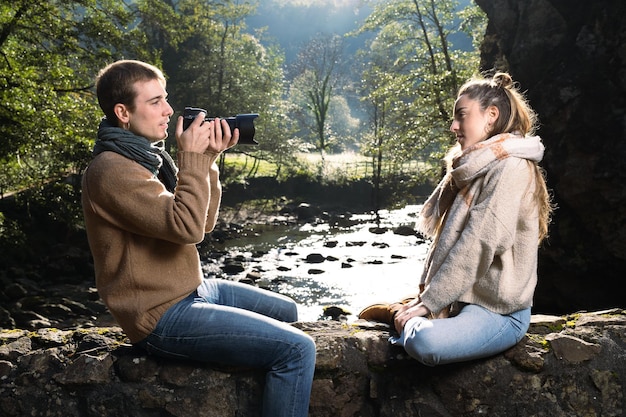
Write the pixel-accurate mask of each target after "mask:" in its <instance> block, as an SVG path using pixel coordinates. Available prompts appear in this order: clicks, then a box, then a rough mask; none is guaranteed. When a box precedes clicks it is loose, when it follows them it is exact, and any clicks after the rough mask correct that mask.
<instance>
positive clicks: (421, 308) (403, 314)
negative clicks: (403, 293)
mask: <svg viewBox="0 0 626 417" xmlns="http://www.w3.org/2000/svg"><path fill="white" fill-rule="evenodd" d="M428 314H430V310H429V309H428V308H427V307H426V306H425V305H424V304H423V303H422V302H421V300H420V299H419V297H418V298H416V299H414V300H412V301H410V302H408V303H406V304H404V305H403V306H402V307H400V308H399V309H398V311H397V312H396V315H395V316H394V319H393V324H394V326H395V328H396V331H397V332H398V333H402V330H403V329H404V325H405V324H406V322H407V321H409V319H411V318H413V317H425V316H427V315H428Z"/></svg>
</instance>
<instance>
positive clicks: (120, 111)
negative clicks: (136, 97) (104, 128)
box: [113, 103, 130, 125]
mask: <svg viewBox="0 0 626 417" xmlns="http://www.w3.org/2000/svg"><path fill="white" fill-rule="evenodd" d="M113 112H114V113H115V115H116V116H117V120H118V122H119V123H120V124H121V125H126V124H128V122H129V121H130V112H129V111H128V107H126V105H125V104H122V103H117V104H116V105H115V106H114V107H113Z"/></svg>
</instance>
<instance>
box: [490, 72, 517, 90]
mask: <svg viewBox="0 0 626 417" xmlns="http://www.w3.org/2000/svg"><path fill="white" fill-rule="evenodd" d="M492 79H493V82H494V83H495V85H496V86H498V87H501V88H511V87H512V86H513V79H512V78H511V76H510V75H509V74H507V73H506V72H498V73H496V74H495V75H494V76H493V78H492Z"/></svg>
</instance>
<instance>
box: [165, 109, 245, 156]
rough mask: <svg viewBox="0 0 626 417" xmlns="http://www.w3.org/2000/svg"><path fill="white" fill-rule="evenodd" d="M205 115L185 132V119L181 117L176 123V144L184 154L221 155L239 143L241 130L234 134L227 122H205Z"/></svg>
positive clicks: (218, 120)
mask: <svg viewBox="0 0 626 417" xmlns="http://www.w3.org/2000/svg"><path fill="white" fill-rule="evenodd" d="M205 116H206V115H205V113H202V112H201V113H199V114H198V115H197V116H196V118H195V119H194V121H193V122H192V123H191V124H190V125H189V127H188V128H187V130H184V131H183V117H182V116H179V117H178V121H177V123H176V142H177V143H178V149H179V150H180V151H183V152H197V153H205V152H207V153H212V154H216V155H217V154H220V153H222V152H223V151H225V150H226V149H229V148H231V147H233V146H235V145H236V144H237V142H238V141H239V129H235V132H234V134H232V132H231V131H230V126H229V125H228V122H226V120H220V119H219V118H216V119H215V120H211V121H208V122H205V121H204V118H205Z"/></svg>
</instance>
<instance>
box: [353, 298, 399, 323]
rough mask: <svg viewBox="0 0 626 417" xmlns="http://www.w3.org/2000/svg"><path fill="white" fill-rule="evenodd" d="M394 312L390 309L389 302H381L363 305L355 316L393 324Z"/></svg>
mask: <svg viewBox="0 0 626 417" xmlns="http://www.w3.org/2000/svg"><path fill="white" fill-rule="evenodd" d="M394 314H395V311H392V309H391V304H384V303H381V304H372V305H371V306H367V307H365V308H364V309H363V310H361V312H360V313H359V315H358V316H357V317H358V318H360V319H363V320H369V321H376V322H379V323H387V324H393V316H394Z"/></svg>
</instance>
